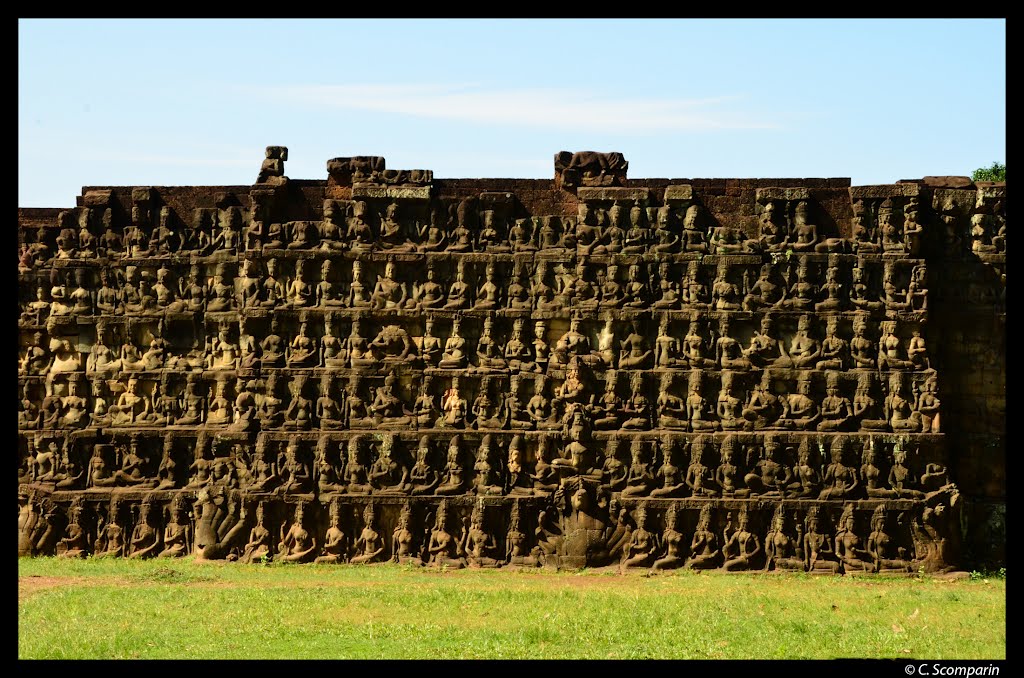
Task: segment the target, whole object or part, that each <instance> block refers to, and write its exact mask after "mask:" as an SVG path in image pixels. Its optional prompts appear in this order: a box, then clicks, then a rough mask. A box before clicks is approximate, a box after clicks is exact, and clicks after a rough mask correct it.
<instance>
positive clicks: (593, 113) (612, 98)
mask: <svg viewBox="0 0 1024 678" xmlns="http://www.w3.org/2000/svg"><path fill="white" fill-rule="evenodd" d="M243 89H245V90H246V93H247V94H249V95H253V94H255V95H262V96H264V97H266V98H267V99H268V100H273V101H286V102H288V103H289V104H290V105H294V104H296V103H298V104H305V105H307V106H314V107H318V108H333V109H347V110H362V111H374V112H379V113H397V114H402V115H411V116H418V117H426V118H440V119H447V120H456V121H461V122H472V123H482V124H496V125H525V126H533V127H545V128H565V129H571V130H583V131H588V132H615V133H620V134H621V133H625V134H630V133H635V134H645V133H651V132H662V131H704V130H722V129H766V128H774V127H776V126H777V125H775V124H773V123H771V122H769V121H766V120H759V119H754V118H753V117H751V116H750V114H749V113H747V112H745V111H743V110H739V109H738V107H736V106H735V103H736V102H737V101H738V100H740V99H741V97H738V96H728V97H715V98H705V99H684V98H673V97H665V98H658V97H643V96H628V95H624V94H623V93H622V90H621V88H615V91H614V92H613V91H608V92H597V91H593V90H585V89H579V88H565V89H558V88H509V89H485V88H480V87H475V86H471V85H433V84H393V85H292V86H269V87H243ZM725 104H733V106H731V107H727V106H725Z"/></svg>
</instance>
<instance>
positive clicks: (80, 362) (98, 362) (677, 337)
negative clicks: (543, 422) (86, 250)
mask: <svg viewBox="0 0 1024 678" xmlns="http://www.w3.org/2000/svg"><path fill="white" fill-rule="evenodd" d="M718 315H719V317H718V318H717V323H714V324H713V325H712V327H708V325H709V324H710V323H709V321H712V320H713V319H712V318H705V317H702V316H700V315H697V314H694V315H692V316H690V318H689V324H688V327H687V329H686V332H685V334H684V333H683V332H682V331H681V327H680V324H681V323H679V322H678V321H675V322H673V318H672V317H671V316H669V315H666V314H662V315H660V317H658V318H647V317H644V316H635V317H633V318H631V319H629V321H628V324H627V321H626V320H624V319H622V320H618V321H617V320H616V319H614V318H607V319H605V320H604V321H603V326H600V325H601V321H585V320H583V319H581V318H578V317H574V318H573V319H572V320H571V321H570V322H569V328H568V330H566V331H564V332H562V333H561V334H560V335H559V336H558V339H557V340H555V341H554V342H553V343H549V339H548V336H549V330H548V327H549V326H550V325H552V324H553V323H552V320H551V319H537V320H534V321H533V322H532V323H528V322H527V319H526V318H500V317H496V316H493V315H488V316H484V317H465V316H462V317H459V316H456V317H455V318H452V319H450V323H451V325H450V333H449V334H448V336H447V337H442V336H438V335H436V334H434V329H433V328H434V325H435V324H436V322H437V320H438V319H437V318H435V317H433V316H430V315H427V316H426V317H425V318H423V319H422V322H423V329H422V331H423V334H422V335H421V336H415V337H414V336H411V335H410V333H409V331H408V330H407V329H406V326H409V327H410V329H413V331H417V329H416V327H414V326H418V325H419V323H420V321H421V319H403V318H387V319H380V321H379V324H380V325H381V329H380V330H378V331H375V330H374V328H372V327H370V323H369V322H366V321H365V320H364V319H362V318H359V317H356V318H353V319H352V322H351V329H350V332H349V334H348V335H347V336H338V335H336V334H335V326H336V322H337V318H336V317H334V316H328V317H326V318H325V319H324V328H323V334H322V335H320V336H316V335H314V334H313V332H312V331H311V330H310V323H309V321H308V319H307V320H302V321H301V322H299V327H298V329H297V330H296V331H294V332H293V333H292V334H291V336H290V337H288V336H287V335H286V336H282V335H281V334H280V331H281V330H280V327H279V324H280V323H279V322H278V319H277V317H272V318H270V319H269V321H268V320H267V319H261V320H259V321H257V319H253V318H242V319H240V320H239V321H238V334H237V336H235V333H234V331H233V330H234V327H233V323H220V324H219V326H216V325H215V326H214V327H210V328H209V333H208V334H206V335H205V336H204V335H203V334H202V331H203V330H204V329H206V328H205V327H203V326H198V325H196V324H195V323H192V322H189V321H188V320H185V321H174V322H172V323H171V324H170V327H169V328H168V327H167V326H166V325H167V324H166V323H165V322H163V321H149V322H141V323H135V324H134V326H135V327H136V328H138V327H145V328H146V330H147V331H148V334H149V346H148V347H147V348H146V349H145V350H144V351H143V350H142V349H140V348H139V347H138V346H137V345H136V343H135V340H134V338H133V337H132V336H131V334H132V333H131V331H130V330H131V329H132V328H131V326H128V327H126V326H125V325H124V324H122V323H116V324H114V325H113V327H110V325H109V324H108V322H107V321H105V320H103V319H101V320H100V321H99V322H98V323H97V324H96V325H95V338H91V337H88V336H85V337H83V336H82V335H83V334H85V333H91V332H90V329H91V327H92V326H90V325H82V326H80V325H77V324H76V325H73V326H70V327H67V328H65V327H63V326H60V327H50V328H47V329H48V330H52V333H53V334H54V336H52V337H51V338H50V340H49V341H48V342H47V341H46V336H47V334H48V333H49V332H44V331H41V330H37V331H36V332H34V333H29V336H30V337H31V339H30V340H29V345H28V346H26V347H25V348H24V352H23V353H22V354H21V356H20V357H19V374H21V375H23V376H47V377H48V378H49V379H51V380H52V379H53V378H56V377H57V376H58V375H61V374H65V375H70V374H71V373H81V372H83V371H84V372H85V373H86V374H89V375H98V376H103V377H106V378H110V377H113V376H116V375H123V374H125V373H136V372H154V371H162V370H177V371H184V372H192V371H196V370H206V371H209V372H217V371H229V372H230V371H235V370H243V371H252V370H267V369H279V368H292V369H310V368H314V369H315V368H327V369H332V370H344V369H349V368H353V369H362V370H377V369H379V368H381V367H384V368H389V369H390V368H398V367H401V368H402V369H403V370H405V369H419V368H439V369H447V370H469V372H470V373H487V372H496V373H506V372H509V371H511V372H524V373H531V372H533V373H544V372H546V371H548V370H549V369H559V368H561V369H564V368H565V367H567V366H569V365H570V364H571V363H573V362H574V361H575V362H576V363H578V364H580V365H583V366H586V367H588V368H589V369H593V370H598V371H604V370H608V369H625V370H642V369H650V368H657V369H690V368H692V369H711V370H718V369H724V370H733V371H749V370H752V369H755V370H756V369H764V368H780V369H788V368H795V369H803V370H813V369H818V370H847V369H851V368H853V369H858V370H860V369H867V370H875V369H878V370H881V371H885V370H916V371H927V370H928V369H930V368H931V361H930V358H929V353H928V348H927V344H926V342H925V339H924V337H923V336H922V330H921V324H920V323H917V322H906V321H899V320H881V321H878V323H877V328H878V329H877V339H876V338H875V336H876V331H875V326H876V323H875V321H874V320H873V319H871V318H870V317H869V316H867V315H855V316H853V317H844V316H840V315H836V314H829V315H825V316H815V315H811V314H802V315H799V316H787V317H783V318H782V320H786V321H789V322H788V323H786V324H790V323H794V321H795V323H794V324H795V325H796V328H795V330H790V331H791V332H792V334H791V336H790V337H789V339H788V341H787V340H786V339H784V338H783V337H782V336H781V335H780V333H779V331H778V329H777V325H779V324H780V323H778V322H776V318H777V316H775V315H774V314H766V315H764V316H761V317H760V318H757V317H756V316H755V317H738V318H730V317H729V316H728V315H724V314H718ZM444 320H449V319H444ZM655 320H657V321H658V329H657V334H656V335H655V336H654V340H653V342H651V341H650V339H649V329H648V328H649V326H650V325H651V324H652V321H655ZM847 323H849V325H848V324H847ZM374 324H377V323H374ZM509 325H511V328H510V332H509V334H508V336H507V338H506V337H505V336H503V335H504V334H505V332H506V331H509V327H508V326H509ZM531 325H532V332H528V331H527V328H528V327H530V326H531ZM673 325H675V328H673ZM819 325H823V326H824V327H823V330H824V336H823V337H822V338H821V339H819V338H818V333H819V331H820V330H821V328H819ZM259 326H262V327H259ZM599 326H600V329H598V327H599ZM754 327H756V328H757V329H753V328H754ZM364 328H366V329H364ZM113 329H119V330H120V334H122V335H123V336H122V337H121V338H118V337H116V336H113V333H112V330H113ZM61 330H63V331H65V332H66V331H68V330H70V331H72V332H74V335H73V336H72V335H65V334H62V333H61ZM467 330H468V331H467ZM214 332H215V334H214ZM847 332H852V335H850V338H849V339H847V338H846V337H845V336H844V335H846V333H847ZM908 332H909V334H911V337H910V338H909V340H908V339H907V338H905V337H904V336H901V334H903V335H905V334H906V333H908ZM744 333H746V334H748V335H750V341H749V345H748V346H746V347H744V346H742V345H741V344H740V342H739V341H738V340H737V339H736V338H735V337H736V336H743V334H744ZM135 334H138V333H137V332H136V333H135ZM258 334H262V338H259V339H258V338H257V337H258ZM339 334H343V332H340V333H339ZM531 334H532V337H531ZM371 336H372V338H371ZM190 339H191V341H189V340H190ZM83 340H84V341H85V342H86V344H85V346H83V345H82V344H81V343H80V342H82V341H83ZM108 341H109V342H111V344H113V346H111V345H108ZM73 342H74V344H73ZM189 343H190V344H191V348H186V346H187V345H188V344H189ZM175 344H177V346H176V345H175ZM474 349H475V350H474Z"/></svg>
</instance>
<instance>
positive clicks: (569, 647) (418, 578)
mask: <svg viewBox="0 0 1024 678" xmlns="http://www.w3.org/2000/svg"><path fill="white" fill-rule="evenodd" d="M18 655H19V657H21V658H23V659H28V658H59V659H64V658H76V659H77V658H154V659H155V658H203V659H206V658H261V659H272V658H273V659H277V658H296V659H298V658H595V659H605V658H620V659H622V658H627V659H628V658H645V657H652V658H692V659H705V658H755V659H757V658H832V657H897V658H908V657H914V658H926V659H1004V658H1005V657H1006V582H1005V580H997V579H990V580H978V581H970V580H960V581H948V580H940V579H932V578H927V577H925V578H910V579H887V578H880V577H876V578H869V577H862V578H853V577H845V578H844V577H831V576H811V575H804V574H754V575H750V574H746V575H740V574H722V573H703V574H700V573H693V572H669V573H660V574H657V575H654V576H647V575H644V574H639V573H638V574H630V575H628V576H622V575H618V574H616V573H612V572H600V571H594V572H590V571H584V572H581V573H578V574H575V573H554V572H548V571H480V570H462V571H454V572H437V571H428V570H422V569H413V568H412V567H411V566H400V565H391V564H385V565H369V566H351V565H347V566H330V565H299V566H287V565H276V564H269V565H240V564H235V563H223V562H203V563H197V562H193V561H192V560H191V559H185V560H178V561H154V560H150V561H141V562H139V561H127V560H82V561H62V560H57V559H53V558H25V559H21V560H19V563H18Z"/></svg>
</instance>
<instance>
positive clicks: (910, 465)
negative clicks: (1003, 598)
mask: <svg viewBox="0 0 1024 678" xmlns="http://www.w3.org/2000/svg"><path fill="white" fill-rule="evenodd" d="M112 440H113V441H114V442H95V443H94V444H92V445H91V447H92V450H91V456H89V458H88V459H86V455H87V450H86V447H87V446H88V444H90V443H92V441H77V440H75V439H73V438H61V437H58V436H52V435H47V434H40V435H37V436H35V437H29V438H27V439H26V441H25V442H26V446H25V449H24V451H23V452H20V453H19V456H20V458H21V463H20V465H19V481H20V482H21V483H35V484H40V485H42V486H47V487H54V488H56V489H58V490H81V489H85V488H87V487H88V488H94V489H101V488H115V487H123V488H132V489H154V488H155V489H160V490H171V489H179V488H184V489H187V490H199V489H202V488H204V487H205V488H215V487H221V488H228V489H240V490H244V491H247V492H251V493H278V494H282V493H283V494H312V493H317V494H320V495H325V494H334V493H342V494H355V495H387V496H395V495H399V496H400V495H414V496H415V495H452V496H456V495H465V494H473V495H479V496H502V495H512V496H519V497H523V496H547V495H548V494H550V493H551V492H554V491H556V490H557V488H558V487H559V486H560V483H561V482H562V480H563V479H565V478H574V477H577V478H578V477H582V478H585V479H587V480H588V481H590V482H593V483H596V484H598V485H600V486H601V487H603V488H604V490H605V491H607V492H609V493H611V494H616V495H621V496H622V497H646V496H650V497H666V498H667V497H686V496H694V497H722V496H724V497H739V498H742V497H759V496H760V497H764V498H771V497H788V498H793V499H857V498H862V497H867V498H875V499H878V498H887V499H923V498H927V497H928V495H929V493H931V492H934V491H936V490H938V489H941V488H942V487H945V486H947V485H948V484H949V483H948V479H947V472H946V467H945V465H944V464H943V463H941V461H940V460H941V454H942V452H943V450H942V449H941V447H936V446H935V445H934V441H933V440H929V441H928V442H927V445H928V446H927V447H926V448H924V449H922V448H920V447H919V445H918V441H917V439H916V438H915V437H914V436H901V437H899V438H898V439H897V440H896V441H895V442H893V441H886V440H885V439H878V438H875V437H868V438H866V439H858V438H850V437H847V436H844V435H839V436H825V437H823V438H822V437H812V436H803V437H800V438H799V439H798V440H797V439H794V440H791V441H789V442H785V441H783V440H781V439H780V438H779V437H777V436H776V435H774V434H768V435H765V436H763V437H762V436H759V437H757V438H754V437H750V436H736V435H727V436H725V437H722V438H720V439H717V440H716V439H715V438H714V437H712V436H708V435H697V436H693V437H685V438H684V437H682V436H678V435H663V436H661V437H660V439H658V440H644V439H642V438H637V437H633V438H625V437H612V438H609V439H608V440H605V441H593V440H588V439H587V438H586V437H585V436H580V435H578V432H576V431H572V430H571V431H570V432H569V434H568V435H567V436H557V435H554V436H545V437H541V438H531V437H526V436H523V435H516V436H513V437H511V438H508V437H507V436H500V435H495V434H485V435H483V436H481V437H479V439H477V440H469V439H465V438H463V436H462V435H460V434H456V435H453V436H451V437H444V436H431V435H424V436H422V437H421V438H420V439H419V442H418V444H416V446H415V448H414V450H413V449H412V442H413V441H410V445H409V446H408V447H407V446H406V444H405V443H403V442H402V440H401V439H400V438H398V437H397V436H394V435H392V434H385V435H384V436H383V437H378V440H377V441H376V443H374V442H373V441H372V439H371V438H370V437H369V436H365V435H357V436H353V437H351V438H348V439H343V440H333V439H327V438H320V439H319V440H318V441H316V442H314V441H311V440H303V439H301V438H299V437H295V436H292V437H289V438H287V439H270V438H265V437H264V438H261V439H260V440H259V441H258V442H257V443H256V445H255V448H253V447H251V442H249V441H246V440H238V439H234V440H221V439H218V440H216V441H215V442H214V443H213V444H212V445H211V443H210V441H209V439H208V438H206V437H204V436H202V435H201V436H199V437H198V438H195V439H194V444H193V445H192V446H191V447H192V448H193V449H192V450H191V451H192V457H193V458H192V460H191V461H188V460H183V459H181V457H182V453H183V452H184V449H183V448H184V446H185V443H187V442H188V440H191V439H183V438H181V437H177V436H170V435H169V436H166V437H164V438H160V437H159V436H158V435H157V436H134V437H131V438H125V437H120V438H118V437H114V438H113V439H112ZM438 443H440V444H438ZM160 446H162V452H158V451H157V448H158V447H160ZM445 446H446V447H447V449H446V451H445V452H444V454H443V456H444V457H445V459H444V461H443V463H442V460H441V459H440V457H441V456H442V449H443V448H444V447H445ZM601 447H603V452H602V453H601V454H598V452H597V450H598V449H599V448H601ZM627 447H628V451H629V461H628V463H627V461H626V449H627ZM686 457H688V461H687V460H686V459H685V458H686ZM826 457H827V460H826Z"/></svg>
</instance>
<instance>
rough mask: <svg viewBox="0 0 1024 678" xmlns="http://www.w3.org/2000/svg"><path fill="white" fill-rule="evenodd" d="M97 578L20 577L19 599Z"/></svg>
mask: <svg viewBox="0 0 1024 678" xmlns="http://www.w3.org/2000/svg"><path fill="white" fill-rule="evenodd" d="M95 580H96V578H95V577H47V576H44V575H40V574H30V575H28V576H26V577H18V601H19V602H20V601H22V600H25V599H27V598H29V597H31V596H33V595H35V594H37V593H41V592H43V591H48V590H50V589H53V588H57V587H60V586H74V585H75V584H80V583H82V582H86V581H87V582H90V583H92V582H94V581H95Z"/></svg>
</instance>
